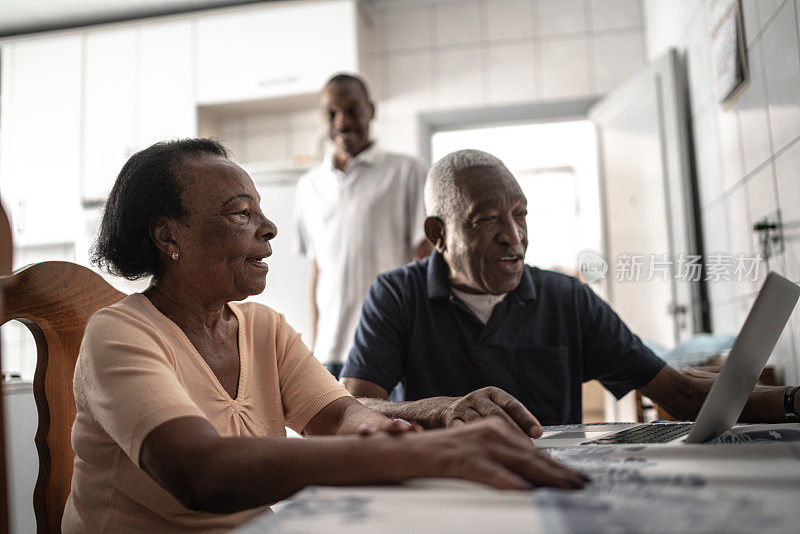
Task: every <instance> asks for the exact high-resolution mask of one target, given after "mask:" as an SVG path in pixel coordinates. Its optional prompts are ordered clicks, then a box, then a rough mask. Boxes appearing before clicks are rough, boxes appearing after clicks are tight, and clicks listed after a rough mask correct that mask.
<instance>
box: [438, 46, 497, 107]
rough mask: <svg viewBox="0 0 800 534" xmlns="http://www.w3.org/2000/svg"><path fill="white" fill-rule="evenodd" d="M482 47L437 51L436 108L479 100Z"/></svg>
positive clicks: (482, 95)
mask: <svg viewBox="0 0 800 534" xmlns="http://www.w3.org/2000/svg"><path fill="white" fill-rule="evenodd" d="M482 63H483V60H482V57H481V49H480V48H479V47H477V46H476V47H470V48H467V49H463V50H451V51H448V52H439V53H438V54H437V56H436V65H437V67H436V74H437V83H436V98H435V104H436V107H437V108H439V109H449V108H455V107H461V106H474V105H478V104H482V103H483V102H485V100H484V91H483V76H482V73H483V71H484V69H483V68H482Z"/></svg>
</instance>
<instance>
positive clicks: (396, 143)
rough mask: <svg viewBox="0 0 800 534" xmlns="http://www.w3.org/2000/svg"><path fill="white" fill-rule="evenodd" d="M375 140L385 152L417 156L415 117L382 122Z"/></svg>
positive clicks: (394, 118) (395, 118) (396, 118)
mask: <svg viewBox="0 0 800 534" xmlns="http://www.w3.org/2000/svg"><path fill="white" fill-rule="evenodd" d="M376 139H378V140H379V141H380V143H381V146H382V147H383V148H384V149H386V150H391V151H394V152H401V153H404V154H411V155H414V156H418V155H419V150H418V146H417V119H416V117H413V116H405V117H392V118H391V119H387V120H384V121H382V124H381V127H380V131H376Z"/></svg>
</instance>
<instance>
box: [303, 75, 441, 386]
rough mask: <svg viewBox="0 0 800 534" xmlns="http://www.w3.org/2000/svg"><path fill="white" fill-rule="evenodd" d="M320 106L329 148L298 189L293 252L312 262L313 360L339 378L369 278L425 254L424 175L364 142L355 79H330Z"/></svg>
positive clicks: (364, 117)
mask: <svg viewBox="0 0 800 534" xmlns="http://www.w3.org/2000/svg"><path fill="white" fill-rule="evenodd" d="M321 107H322V112H323V115H324V117H325V120H326V123H327V127H328V136H329V137H330V140H331V141H332V142H333V147H332V149H331V150H329V151H328V153H327V154H326V156H325V159H324V160H323V161H322V163H321V164H320V165H319V166H317V167H315V168H314V169H312V170H310V171H309V172H307V173H306V174H305V175H303V176H302V177H301V178H300V181H299V182H298V184H297V191H296V194H295V206H294V213H295V221H294V223H295V224H294V232H295V243H296V245H295V247H296V250H297V252H299V253H300V254H302V255H304V256H306V257H308V258H309V259H310V260H311V262H312V273H311V295H312V303H311V304H312V305H311V324H312V329H313V330H312V339H313V346H314V354H315V355H316V356H317V357H318V358H320V359H321V360H322V361H323V362H325V365H326V367H327V368H328V370H329V371H330V372H331V373H332V374H333V375H334V376H335V377H336V378H338V377H339V372H340V371H341V369H342V365H343V363H344V360H345V359H346V358H347V354H348V352H349V350H350V346H351V345H352V343H353V334H354V333H355V329H356V326H357V325H358V319H359V316H360V313H361V304H362V302H363V301H364V297H366V295H367V291H368V290H369V287H370V285H371V284H372V282H373V281H374V280H375V277H376V276H377V275H378V274H379V273H381V272H383V271H387V270H389V269H393V268H395V267H398V266H400V265H403V264H405V263H408V262H409V261H411V260H413V259H414V258H422V257H425V256H427V255H428V253H429V252H430V250H431V248H430V244H429V243H428V242H427V241H426V240H425V231H424V227H423V225H424V222H425V206H424V203H423V187H424V183H425V174H426V168H425V167H424V166H423V165H422V164H421V163H420V162H419V161H418V160H416V159H414V158H412V157H410V156H406V155H402V154H394V153H390V152H385V151H383V150H381V149H380V148H379V147H377V146H376V143H375V142H374V141H372V140H371V139H370V135H369V128H370V122H371V121H372V119H373V118H374V117H375V104H374V103H373V102H372V100H371V99H370V96H369V90H368V89H367V85H366V83H364V81H363V80H362V79H361V78H360V77H358V76H353V75H349V74H337V75H336V76H334V77H333V78H331V79H330V80H329V81H328V83H327V84H326V85H325V88H324V89H323V91H322V96H321Z"/></svg>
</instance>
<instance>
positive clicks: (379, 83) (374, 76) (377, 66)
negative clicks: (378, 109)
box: [362, 58, 386, 102]
mask: <svg viewBox="0 0 800 534" xmlns="http://www.w3.org/2000/svg"><path fill="white" fill-rule="evenodd" d="M385 65H386V60H385V59H383V58H370V59H367V60H366V61H364V66H363V71H362V74H363V75H364V77H365V78H366V80H367V85H368V86H369V89H370V93H371V94H370V96H371V97H372V100H373V101H375V102H378V101H380V100H382V99H383V97H384V95H385V93H386V79H385V78H386V77H385V76H384V67H385Z"/></svg>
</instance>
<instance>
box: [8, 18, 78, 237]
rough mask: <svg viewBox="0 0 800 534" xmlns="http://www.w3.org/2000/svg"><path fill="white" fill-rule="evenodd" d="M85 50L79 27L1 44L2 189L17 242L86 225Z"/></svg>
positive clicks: (68, 233) (58, 234) (67, 232)
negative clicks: (71, 31) (82, 206)
mask: <svg viewBox="0 0 800 534" xmlns="http://www.w3.org/2000/svg"><path fill="white" fill-rule="evenodd" d="M81 51H82V43H81V37H80V35H74V34H72V35H69V34H68V35H59V36H49V37H38V38H29V39H22V40H19V41H15V42H12V43H6V44H4V45H3V48H2V89H1V90H2V110H3V113H2V115H0V189H2V192H3V199H4V201H5V202H6V208H7V209H8V211H9V212H10V216H11V220H12V226H13V232H14V237H13V238H14V244H15V246H18V247H24V246H40V245H48V244H54V243H69V242H74V239H75V237H74V236H75V235H76V233H77V232H79V231H80V224H81V218H80V198H79V191H80V188H79V183H80V158H81V102H82V100H81V65H82V58H81Z"/></svg>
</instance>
